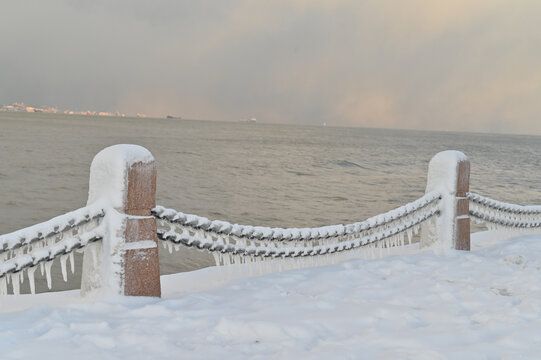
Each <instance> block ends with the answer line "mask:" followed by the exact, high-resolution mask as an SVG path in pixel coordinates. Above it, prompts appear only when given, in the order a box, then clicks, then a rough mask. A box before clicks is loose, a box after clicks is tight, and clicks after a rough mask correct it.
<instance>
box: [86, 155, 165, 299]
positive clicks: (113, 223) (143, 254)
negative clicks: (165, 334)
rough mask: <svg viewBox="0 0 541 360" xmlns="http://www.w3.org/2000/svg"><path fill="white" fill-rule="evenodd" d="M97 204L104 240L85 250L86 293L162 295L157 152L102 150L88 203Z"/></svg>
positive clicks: (94, 168) (94, 166) (94, 167)
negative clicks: (101, 212) (156, 210)
mask: <svg viewBox="0 0 541 360" xmlns="http://www.w3.org/2000/svg"><path fill="white" fill-rule="evenodd" d="M96 202H98V203H99V204H100V205H101V206H102V207H103V209H104V210H105V217H104V218H103V219H102V223H101V224H100V227H101V228H102V231H103V233H104V236H103V240H102V241H100V242H96V243H93V244H90V245H88V246H87V248H86V249H85V255H84V259H83V276H82V281H81V294H82V295H85V294H88V293H92V292H102V293H107V294H118V295H128V296H157V297H159V296H161V288H160V264H159V258H158V238H157V235H156V219H155V218H154V217H153V216H152V214H151V209H152V208H153V207H155V206H156V165H155V161H154V157H153V156H152V154H151V153H150V152H149V151H148V150H147V149H145V148H143V147H141V146H137V145H114V146H110V147H108V148H106V149H103V150H102V151H100V152H99V153H98V154H97V155H96V156H95V157H94V160H93V161H92V165H91V167H90V183H89V195H88V204H91V203H96Z"/></svg>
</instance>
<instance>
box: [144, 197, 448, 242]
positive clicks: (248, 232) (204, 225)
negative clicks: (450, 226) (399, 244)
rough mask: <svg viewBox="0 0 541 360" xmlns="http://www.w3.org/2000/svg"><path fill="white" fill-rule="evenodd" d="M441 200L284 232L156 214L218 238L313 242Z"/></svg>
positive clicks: (160, 208) (171, 213) (163, 212)
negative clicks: (220, 235)
mask: <svg viewBox="0 0 541 360" xmlns="http://www.w3.org/2000/svg"><path fill="white" fill-rule="evenodd" d="M439 198H440V195H439V193H437V192H432V193H429V194H426V195H425V196H423V197H421V198H420V199H418V200H416V201H414V202H411V203H409V204H406V205H404V206H401V207H399V208H396V209H393V210H391V211H389V212H387V213H384V214H381V215H377V216H374V217H371V218H369V219H367V220H365V221H362V222H358V223H353V224H348V225H341V224H340V225H330V226H323V227H318V228H289V229H283V228H269V227H262V226H250V225H239V224H230V223H228V222H226V221H221V220H213V221H211V220H209V219H207V218H205V217H200V216H197V215H190V214H184V213H181V212H178V211H176V210H173V209H167V208H165V207H163V206H157V207H155V208H154V209H153V210H152V212H153V214H154V216H156V217H157V218H158V219H163V220H167V221H169V222H172V223H176V224H179V225H183V226H186V227H190V228H193V229H201V230H204V231H208V232H212V233H216V234H223V235H234V236H236V237H239V238H247V239H258V240H269V241H309V240H317V239H325V238H331V237H336V236H343V235H347V234H356V233H360V232H362V231H366V230H369V229H371V228H374V227H377V226H381V225H383V224H386V223H390V222H392V221H396V220H400V219H401V218H403V217H405V216H407V215H409V214H412V213H414V212H416V211H418V210H419V209H422V208H423V207H426V206H427V205H429V204H431V203H433V202H435V201H436V200H438V199H439Z"/></svg>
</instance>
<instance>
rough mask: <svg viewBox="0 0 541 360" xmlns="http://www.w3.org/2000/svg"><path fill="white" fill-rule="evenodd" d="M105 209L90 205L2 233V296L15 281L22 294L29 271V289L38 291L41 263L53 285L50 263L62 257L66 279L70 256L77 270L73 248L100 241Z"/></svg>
mask: <svg viewBox="0 0 541 360" xmlns="http://www.w3.org/2000/svg"><path fill="white" fill-rule="evenodd" d="M104 216H105V212H104V210H103V208H102V207H101V206H99V204H94V205H92V206H87V207H84V208H81V209H78V210H75V211H72V212H69V213H67V214H64V215H60V216H57V217H55V218H53V219H51V220H49V221H46V222H43V223H41V224H37V225H34V226H30V227H28V228H25V229H22V230H18V231H15V232H12V233H10V234H6V235H1V236H0V295H5V294H7V285H8V284H9V282H11V284H12V288H13V293H14V294H18V293H19V283H20V282H22V281H23V279H24V273H25V272H26V274H27V276H28V280H29V283H30V291H31V292H32V293H34V292H35V282H34V271H35V270H36V267H37V266H38V265H39V266H40V269H41V272H42V274H43V273H44V272H45V273H46V275H47V276H46V278H47V286H48V287H49V289H50V288H51V266H52V263H53V261H54V260H55V259H56V258H60V263H61V268H62V276H63V278H64V281H67V271H66V262H67V260H68V258H69V260H70V264H71V271H72V273H73V272H74V265H75V263H74V258H73V251H74V250H78V249H82V248H84V247H85V246H87V245H88V244H89V243H92V242H95V241H98V240H101V239H102V238H103V234H102V231H101V229H100V228H99V223H100V221H101V219H102V218H103V217H104Z"/></svg>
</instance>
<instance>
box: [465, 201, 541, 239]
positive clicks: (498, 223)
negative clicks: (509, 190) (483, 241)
mask: <svg viewBox="0 0 541 360" xmlns="http://www.w3.org/2000/svg"><path fill="white" fill-rule="evenodd" d="M467 197H468V199H469V202H470V217H471V218H472V219H473V221H474V222H475V223H478V224H483V225H486V226H487V228H488V229H489V230H501V229H506V230H510V229H517V230H539V229H540V228H541V206H522V205H516V204H509V203H505V202H501V201H497V200H493V199H490V198H488V197H485V196H481V195H479V194H475V193H468V195H467Z"/></svg>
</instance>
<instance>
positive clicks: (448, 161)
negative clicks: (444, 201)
mask: <svg viewBox="0 0 541 360" xmlns="http://www.w3.org/2000/svg"><path fill="white" fill-rule="evenodd" d="M463 162H469V160H468V157H467V156H466V155H464V153H462V152H460V151H456V150H446V151H442V152H439V153H437V154H436V155H434V157H433V158H432V159H431V160H430V163H429V164H428V179H427V183H426V192H427V193H429V192H432V191H435V190H439V191H442V192H443V193H445V194H453V195H455V192H456V190H457V185H459V184H457V182H458V181H459V180H458V166H459V164H460V163H463Z"/></svg>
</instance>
